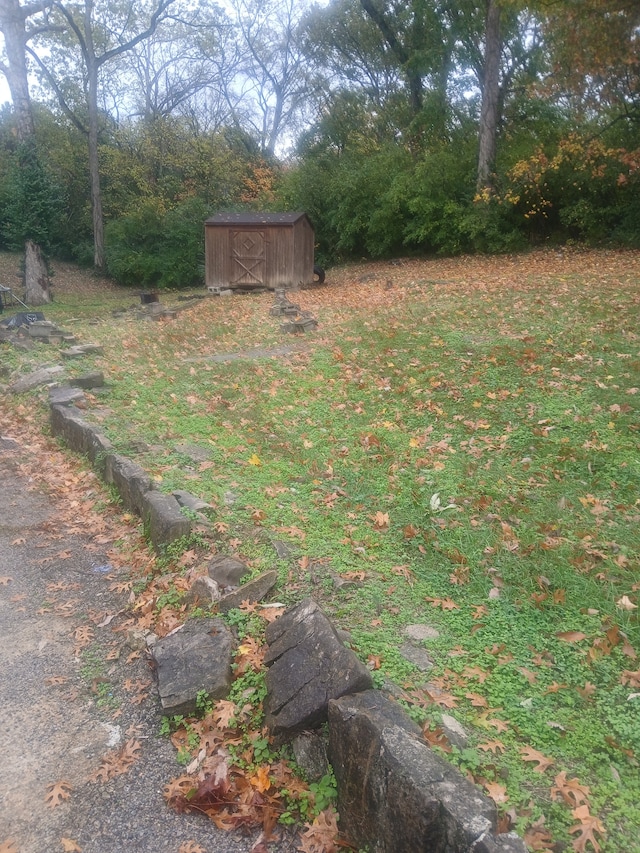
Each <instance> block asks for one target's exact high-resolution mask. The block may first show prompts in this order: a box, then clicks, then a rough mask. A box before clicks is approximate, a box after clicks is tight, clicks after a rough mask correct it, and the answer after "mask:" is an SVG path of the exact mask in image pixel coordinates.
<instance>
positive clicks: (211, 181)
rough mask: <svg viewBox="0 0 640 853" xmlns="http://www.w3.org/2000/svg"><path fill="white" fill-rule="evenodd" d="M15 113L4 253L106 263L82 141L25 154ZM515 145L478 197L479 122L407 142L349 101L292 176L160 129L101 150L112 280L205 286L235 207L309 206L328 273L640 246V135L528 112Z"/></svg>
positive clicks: (3, 202)
mask: <svg viewBox="0 0 640 853" xmlns="http://www.w3.org/2000/svg"><path fill="white" fill-rule="evenodd" d="M9 122H10V115H9V114H7V113H6V111H5V112H4V113H2V112H0V148H1V149H2V150H3V151H4V153H5V154H6V156H5V157H3V158H0V246H4V247H5V248H11V249H20V248H21V246H22V245H23V243H24V240H25V239H26V238H27V237H31V238H32V239H35V240H37V241H38V242H39V243H40V244H41V245H42V246H43V247H44V248H45V249H46V250H47V251H49V252H50V253H52V254H54V255H57V256H58V257H72V258H75V259H76V260H79V261H82V260H86V261H87V263H91V261H92V251H93V247H92V243H91V215H90V210H91V208H90V199H89V197H88V187H87V184H86V181H85V180H83V175H84V174H85V173H86V157H85V155H84V153H83V145H82V139H81V138H80V137H79V135H78V133H77V131H75V130H74V129H73V128H65V126H64V124H63V122H62V121H61V119H60V118H59V117H58V118H54V117H53V116H52V115H51V114H49V113H47V112H46V111H44V110H40V111H39V112H38V115H37V127H38V133H37V141H38V146H37V148H34V147H33V146H32V147H30V148H29V149H25V148H23V147H21V146H18V145H17V144H16V142H15V138H14V137H12V135H11V133H10V132H8V131H9ZM516 125H517V126H518V127H519V128H520V130H519V131H518V132H511V133H509V134H505V135H504V137H503V138H502V139H501V144H500V157H499V161H498V167H497V174H496V176H495V189H494V191H492V192H484V193H483V194H482V195H481V196H480V197H478V196H477V195H476V156H477V140H476V129H475V124H474V122H473V121H471V120H468V119H467V120H464V121H463V120H459V121H457V123H455V122H452V126H451V127H450V128H448V129H446V133H445V131H444V129H443V130H442V133H440V134H435V133H429V134H427V133H426V132H424V133H423V132H422V130H420V129H418V131H419V132H418V131H415V128H414V131H415V132H412V133H406V134H403V133H402V132H400V131H398V130H397V129H395V130H394V129H393V128H390V127H389V126H388V125H387V124H385V123H384V122H383V121H382V118H380V119H379V120H377V121H376V120H374V119H373V118H372V115H371V114H369V113H367V111H366V110H365V109H364V107H363V105H362V103H361V102H359V101H358V100H357V99H354V98H343V100H342V102H341V109H340V110H336V112H335V113H334V114H329V115H327V116H326V117H325V118H324V119H323V120H322V121H321V122H319V123H318V125H316V126H314V127H312V128H310V129H309V130H308V132H307V133H306V134H305V135H304V137H303V138H302V141H301V144H300V146H299V150H298V156H297V159H296V160H295V161H294V162H292V163H290V164H289V165H288V166H286V167H283V168H281V167H278V166H277V164H274V163H268V162H265V161H264V160H263V159H262V158H261V157H260V155H259V153H258V152H256V151H255V150H253V151H252V150H250V147H249V146H247V145H244V144H243V145H239V144H238V140H237V139H236V138H235V137H234V136H233V135H229V134H227V133H226V132H224V131H221V132H216V133H211V134H198V133H197V132H195V131H194V130H193V129H192V128H189V127H188V126H186V125H185V124H184V123H181V122H178V121H173V120H158V121H156V122H154V123H152V124H140V125H139V126H136V125H131V126H127V127H126V128H123V129H119V130H118V131H117V132H116V131H113V132H112V133H111V135H110V136H109V135H105V138H104V140H103V143H102V146H101V171H102V186H103V207H104V212H105V218H106V232H105V243H106V265H107V271H108V272H109V274H110V275H111V276H113V278H114V279H116V280H117V281H118V282H120V283H122V284H125V285H130V286H135V287H160V288H163V287H190V286H193V285H194V284H198V283H199V282H201V281H202V278H203V266H204V239H203V234H204V227H203V224H204V220H205V219H206V218H207V216H210V215H211V214H213V213H215V212H218V211H220V210H242V209H253V210H287V209H288V210H304V211H306V212H307V213H308V215H309V216H310V218H311V220H312V221H313V223H314V226H315V229H316V241H317V258H318V260H319V262H320V263H329V262H331V261H336V260H344V259H348V258H359V257H373V258H375V257H390V256H394V255H403V254H427V253H438V254H449V255H451V254H459V253H461V252H473V251H480V252H501V251H509V250H512V249H516V248H519V247H522V246H524V245H526V244H527V243H528V242H541V241H544V240H549V239H552V240H555V241H558V242H560V241H563V240H567V239H572V240H580V241H590V242H605V241H606V242H613V243H617V244H621V245H630V246H640V148H638V146H637V142H638V140H637V136H636V135H635V134H634V133H633V132H632V131H631V130H625V131H624V132H625V133H626V136H621V135H619V136H617V137H616V136H615V135H614V134H615V132H619V131H617V130H614V131H611V132H609V134H608V138H606V136H607V134H603V135H602V136H594V135H591V136H587V135H586V132H585V134H583V135H582V136H580V135H578V134H576V133H575V132H573V133H572V132H570V130H569V129H568V125H567V124H566V123H563V121H562V120H561V117H558V115H556V114H555V113H554V114H553V115H551V114H549V111H548V110H547V111H544V110H542V111H538V112H536V111H532V110H531V104H528V111H527V113H526V115H524V116H520V117H519V118H518V121H517V122H516Z"/></svg>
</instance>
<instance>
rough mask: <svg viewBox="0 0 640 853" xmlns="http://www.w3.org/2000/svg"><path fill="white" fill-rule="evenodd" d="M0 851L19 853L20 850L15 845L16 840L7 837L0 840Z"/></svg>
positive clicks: (3, 852)
mask: <svg viewBox="0 0 640 853" xmlns="http://www.w3.org/2000/svg"><path fill="white" fill-rule="evenodd" d="M0 853H20V851H19V850H18V848H17V847H16V842H15V841H13V839H11V838H7V839H6V841H0Z"/></svg>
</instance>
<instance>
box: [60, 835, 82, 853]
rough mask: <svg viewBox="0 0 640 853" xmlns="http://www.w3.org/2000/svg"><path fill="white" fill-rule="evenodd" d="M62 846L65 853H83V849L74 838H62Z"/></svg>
mask: <svg viewBox="0 0 640 853" xmlns="http://www.w3.org/2000/svg"><path fill="white" fill-rule="evenodd" d="M60 844H62V849H63V850H64V853H82V847H80V846H79V844H78V842H77V841H74V840H73V838H61V839H60Z"/></svg>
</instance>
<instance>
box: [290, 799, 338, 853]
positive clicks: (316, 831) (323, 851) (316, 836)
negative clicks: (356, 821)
mask: <svg viewBox="0 0 640 853" xmlns="http://www.w3.org/2000/svg"><path fill="white" fill-rule="evenodd" d="M337 818H338V816H337V814H336V812H335V810H334V809H332V808H328V809H325V810H324V811H323V812H320V814H319V815H318V816H317V818H316V819H315V820H314V821H313V823H312V824H309V823H306V824H305V826H306V827H307V829H306V830H305V831H304V832H302V833H301V834H300V840H301V845H300V847H296V850H298V851H299V853H337V851H338V846H337V844H336V838H337V837H338V819H337Z"/></svg>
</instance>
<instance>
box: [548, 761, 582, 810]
mask: <svg viewBox="0 0 640 853" xmlns="http://www.w3.org/2000/svg"><path fill="white" fill-rule="evenodd" d="M554 782H555V785H554V786H553V787H552V788H551V797H552V798H553V799H557V796H556V795H557V794H560V796H561V797H562V799H563V800H564V801H565V803H566V804H567V805H568V806H573V807H574V808H576V807H577V806H580V805H582V804H583V803H588V801H589V796H590V794H591V790H590V789H589V788H588V787H587V786H586V785H581V784H580V782H579V781H578V780H577V779H567V773H566V771H565V770H563V771H562V772H561V773H558V775H557V776H556V778H555V779H554Z"/></svg>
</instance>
